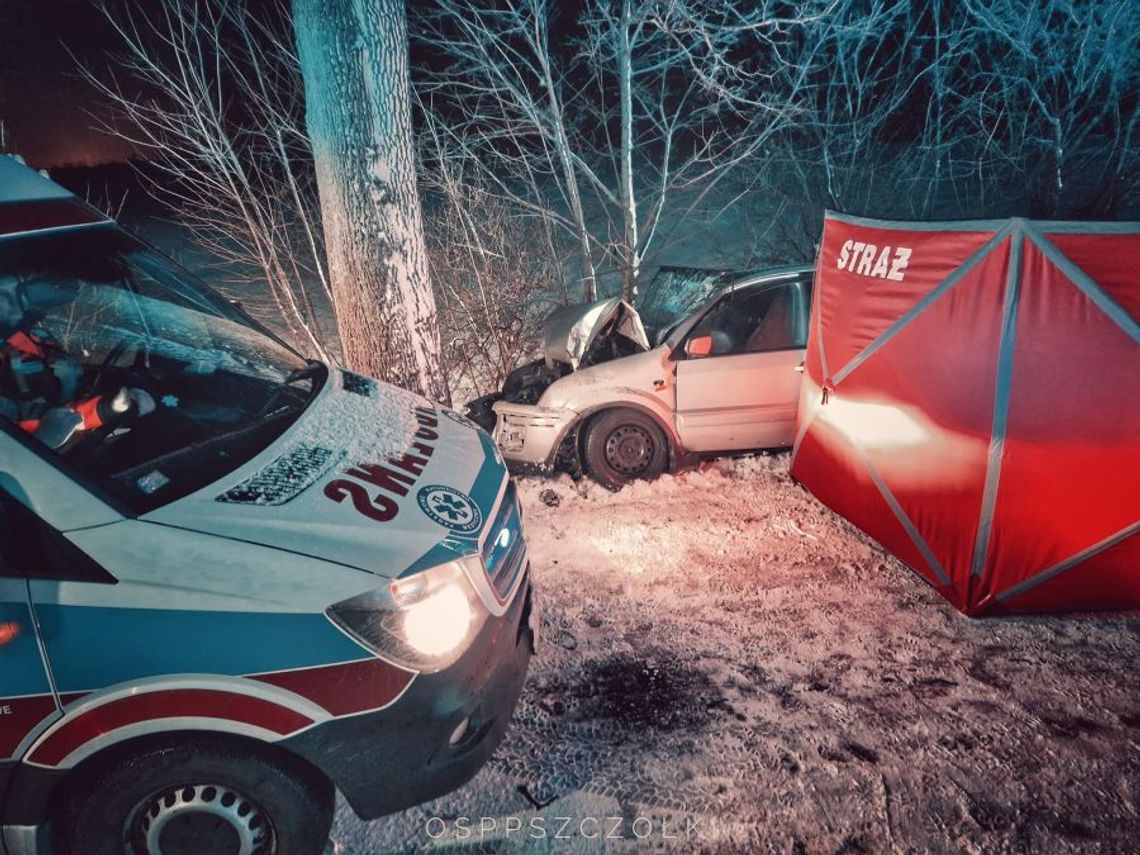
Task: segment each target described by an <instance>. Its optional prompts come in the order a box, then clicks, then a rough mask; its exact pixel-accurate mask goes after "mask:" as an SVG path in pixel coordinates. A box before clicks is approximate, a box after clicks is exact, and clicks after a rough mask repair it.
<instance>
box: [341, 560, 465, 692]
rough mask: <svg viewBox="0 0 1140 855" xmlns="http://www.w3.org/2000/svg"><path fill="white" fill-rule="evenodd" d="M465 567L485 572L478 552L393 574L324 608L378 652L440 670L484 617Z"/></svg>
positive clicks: (402, 662) (413, 666) (418, 668)
mask: <svg viewBox="0 0 1140 855" xmlns="http://www.w3.org/2000/svg"><path fill="white" fill-rule="evenodd" d="M468 565H470V566H468ZM469 572H478V573H482V572H483V565H482V560H481V559H480V557H479V556H478V555H471V556H467V557H465V558H460V559H458V560H456V561H449V562H448V563H447V564H441V565H439V566H438V567H432V568H430V569H428V570H424V571H422V572H419V573H414V574H412V575H411V576H406V577H403V578H400V579H393V580H392V582H391V583H390V584H389V585H388V586H387V587H385V588H379V589H377V590H375V591H369V592H368V593H365V594H359V595H357V596H355V597H352V598H350V599H347V600H343V601H341V602H339V603H336V604H335V605H332V606H329V608H328V609H327V610H326V612H325V613H326V614H327V615H328V616H329V619H330V620H332V621H333V623H335V624H336V625H337V626H339V627H340V628H341V629H343V630H344V631H345V632H347V633H348V634H349V635H351V636H352V637H353V638H355V639H357V640H358V641H360V642H361V643H362V644H364V645H365V646H366V647H368V648H369V649H371V650H374V651H375V652H376V653H377V654H379V655H380V656H383V657H385V658H387V659H391V660H392V661H393V662H395V663H397V664H399V665H403V666H405V667H408V668H411V669H413V670H416V671H427V672H431V671H439V670H441V669H443V668H446V667H447V666H448V665H450V664H451V663H453V662H454V661H455V660H456V659H458V658H459V657H460V656H461V655H462V654H463V651H465V650H466V649H467V648H468V647H469V646H470V644H471V640H472V639H473V638H475V636H476V635H478V633H479V630H480V629H482V627H483V623H484V622H485V621H486V619H487V609H486V607H485V606H484V605H483V603H482V601H481V600H480V599H479V596H478V594H476V592H475V588H474V587H473V586H472V584H471V581H470V578H469V576H468V573H469Z"/></svg>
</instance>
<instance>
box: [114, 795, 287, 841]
mask: <svg viewBox="0 0 1140 855" xmlns="http://www.w3.org/2000/svg"><path fill="white" fill-rule="evenodd" d="M125 831H126V835H127V840H129V841H130V842H131V845H130V847H129V848H128V850H127V851H128V853H130V855H270V853H272V852H273V850H274V848H275V847H274V842H273V826H272V825H271V824H270V822H269V818H268V817H267V816H266V815H265V813H264V812H263V811H262V810H261V808H260V807H259V806H258V805H257V803H256V802H254V801H253V800H252V799H249V798H246V797H245V796H244V795H242V794H241V793H239V792H237V791H236V790H233V789H231V788H229V787H224V786H222V785H221V784H194V785H187V786H183V787H178V788H173V789H168V790H163V791H161V792H159V793H156V794H155V795H153V796H152V797H150V798H148V799H147V800H145V801H143V802H141V803H140V804H139V805H138V807H137V808H135V810H134V811H133V812H132V814H131V817H130V818H129V819H128V820H127V826H126V829H125Z"/></svg>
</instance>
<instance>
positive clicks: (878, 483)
mask: <svg viewBox="0 0 1140 855" xmlns="http://www.w3.org/2000/svg"><path fill="white" fill-rule="evenodd" d="M851 446H852V448H854V449H855V450H856V451H857V452H858V454H859V457H860V458H861V459H862V461H863V465H864V466H866V467H867V474H868V475H870V476H871V480H872V481H874V482H875V487H876V488H878V490H879V493H880V494H881V495H882V497H883V499H884V500H885V501H886V503H887V506H888V507H889V508H890V509H891V512H892V513H893V514H894V515H895V518H896V519H898V521H899V524H900V525H902V527H903V530H904V531H906V533H907V537H909V538H910V539H911V542H912V543H913V544H914V545H915V547H916V548H917V549H918V551H919V552H920V553H921V554H922V557H923V558H924V559H926V563H927V564H929V565H930V569H931V570H933V571H934V575H935V576H937V577H938V581H939V582H941V583H942V584H943V585H949V584H950V577H949V576H947V575H946V571H945V570H943V569H942V565H941V564H940V563H939V562H938V559H937V558H936V557H935V555H934V551H933V550H932V549H931V548H930V545H929V544H928V543H927V542H926V539H925V538H924V537H923V536H922V534H921V533H920V532H919V530H918V528H917V527H915V524H914V523H913V522H912V521H911V519H910V517H909V516H907V514H906V511H904V510H903V508H902V505H900V504H899V501H898V499H896V498H895V494H894V493H892V492H891V488H890V487H888V486H887V483H886V482H885V481H884V480H883V478H882V476H881V475H880V474H879V471H878V470H877V469H876V468H875V465H874V464H873V463H872V462H871V458H870V456H869V455H868V454H867V452H866V451H864V450H863V449H862V448H861V447H860V446H858V445H856V444H855V443H852V444H851Z"/></svg>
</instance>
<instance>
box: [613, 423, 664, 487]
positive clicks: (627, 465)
mask: <svg viewBox="0 0 1140 855" xmlns="http://www.w3.org/2000/svg"><path fill="white" fill-rule="evenodd" d="M653 450H654V444H653V437H652V435H650V433H649V431H648V430H646V429H645V428H643V427H641V426H640V425H621V426H619V427H616V428H614V429H613V430H612V431H610V435H609V436H607V437H606V463H608V464H609V465H610V467H611V468H612V469H614V470H615V471H617V472H620V473H621V474H622V475H640V474H641V473H642V472H644V471H645V470H646V468H647V467H648V466H649V462H650V461H651V460H652V459H653Z"/></svg>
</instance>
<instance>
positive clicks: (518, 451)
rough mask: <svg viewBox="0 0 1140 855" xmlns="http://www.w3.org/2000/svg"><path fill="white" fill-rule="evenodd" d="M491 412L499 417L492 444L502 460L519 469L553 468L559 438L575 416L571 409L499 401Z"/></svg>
mask: <svg viewBox="0 0 1140 855" xmlns="http://www.w3.org/2000/svg"><path fill="white" fill-rule="evenodd" d="M494 410H495V414H496V415H497V417H498V418H497V419H496V420H495V431H494V438H495V443H496V444H497V445H498V446H499V450H500V451H501V452H502V454H503V459H504V460H506V461H507V462H508V463H509V464H512V465H513V466H514V467H522V468H542V467H548V466H552V465H553V464H554V458H555V455H556V454H557V453H558V446H559V444H560V443H561V442H562V438H563V437H564V436H565V435H566V431H567V430H569V428H570V426H571V425H572V424H573V423H574V419H575V418H577V415H578V414H577V413H575V412H574V411H573V410H566V409H553V408H550V407H537V406H533V405H530V404H508V403H507V402H505V401H498V402H497V403H496V404H495V406H494Z"/></svg>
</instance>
